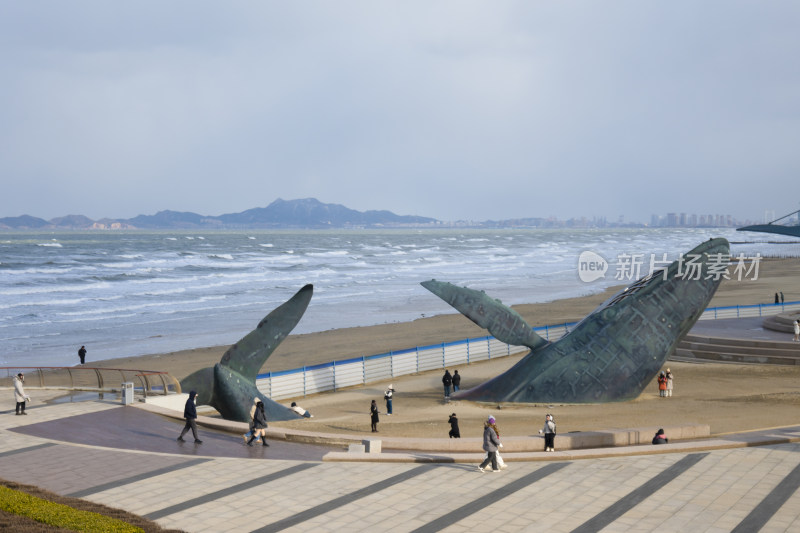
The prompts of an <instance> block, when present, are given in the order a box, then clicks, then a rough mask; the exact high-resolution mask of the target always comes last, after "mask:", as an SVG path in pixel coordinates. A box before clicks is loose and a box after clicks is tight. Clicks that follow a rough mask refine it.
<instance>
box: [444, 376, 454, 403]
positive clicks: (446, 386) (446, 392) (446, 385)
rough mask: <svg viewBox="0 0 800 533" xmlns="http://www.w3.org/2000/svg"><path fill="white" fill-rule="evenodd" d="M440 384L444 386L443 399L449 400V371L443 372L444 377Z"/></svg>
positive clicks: (450, 380) (451, 380)
mask: <svg viewBox="0 0 800 533" xmlns="http://www.w3.org/2000/svg"><path fill="white" fill-rule="evenodd" d="M442 384H443V385H444V397H445V399H447V398H450V385H452V384H453V376H451V375H450V371H449V370H446V369H445V371H444V376H442Z"/></svg>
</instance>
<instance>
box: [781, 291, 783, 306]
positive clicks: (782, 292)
mask: <svg viewBox="0 0 800 533" xmlns="http://www.w3.org/2000/svg"><path fill="white" fill-rule="evenodd" d="M781 303H783V291H781Z"/></svg>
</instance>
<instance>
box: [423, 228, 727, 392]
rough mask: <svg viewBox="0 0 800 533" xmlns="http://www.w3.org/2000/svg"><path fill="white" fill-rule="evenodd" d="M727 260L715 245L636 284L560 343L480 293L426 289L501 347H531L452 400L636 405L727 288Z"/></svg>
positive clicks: (722, 243) (429, 284) (428, 284)
mask: <svg viewBox="0 0 800 533" xmlns="http://www.w3.org/2000/svg"><path fill="white" fill-rule="evenodd" d="M686 258H688V260H687V259H686ZM729 258H730V246H729V244H728V241H727V240H725V239H721V238H718V239H710V240H708V241H706V242H704V243H702V244H700V245H699V246H697V247H695V248H694V249H692V250H691V251H690V252H688V253H687V254H685V255H683V256H682V257H681V259H679V260H676V261H674V262H673V263H671V264H670V265H669V266H668V267H667V268H666V269H664V270H657V271H656V272H653V273H651V274H650V275H648V276H645V277H643V278H641V279H639V280H638V281H636V282H634V283H632V284H631V285H629V286H628V287H626V288H625V289H623V290H622V291H620V292H619V293H617V294H616V295H615V296H613V297H612V298H610V299H609V300H607V301H606V302H605V303H603V304H602V305H600V306H599V307H598V308H597V309H595V310H594V311H593V312H592V313H591V314H589V315H588V316H587V317H586V318H584V319H583V320H582V321H581V322H580V323H578V324H577V325H576V326H575V327H574V328H573V329H572V331H570V332H569V333H568V334H566V335H565V336H564V337H562V338H561V339H559V340H557V341H554V342H547V341H546V340H544V339H542V338H541V337H539V336H538V335H537V334H536V333H535V332H533V330H532V329H531V327H530V326H529V325H528V324H527V323H525V321H524V320H523V319H522V317H521V316H520V315H518V314H517V313H516V312H515V311H513V310H512V309H510V308H508V307H506V306H505V305H503V304H502V303H500V302H499V301H497V300H493V299H491V298H490V297H488V296H486V295H485V294H484V293H483V292H481V291H475V290H472V289H467V288H465V287H457V286H455V285H452V284H450V283H444V282H439V281H436V280H431V281H425V282H422V285H423V286H424V287H425V288H426V289H428V290H430V291H431V292H433V293H434V294H436V295H437V296H439V297H440V298H442V299H443V300H444V301H446V302H447V303H449V304H450V305H452V306H453V307H455V308H456V309H457V310H458V311H460V312H461V313H462V314H464V315H465V316H467V317H468V318H469V319H470V320H472V321H473V322H475V323H476V324H478V325H479V326H481V327H483V328H485V329H488V330H489V332H490V333H492V335H494V336H495V337H496V338H497V339H498V340H500V341H503V342H506V343H508V344H514V345H519V346H527V347H529V348H531V351H530V353H528V354H527V355H525V356H524V357H523V358H522V359H521V360H520V361H519V362H517V364H515V365H514V366H513V367H512V368H510V369H509V370H507V371H506V372H504V373H502V374H500V375H499V376H497V377H495V378H492V379H490V380H489V381H487V382H485V383H483V384H482V385H479V386H477V387H475V388H473V389H470V390H465V391H459V392H458V393H455V394H454V395H453V396H452V398H453V399H463V400H474V401H482V402H519V403H543V402H547V403H551V402H563V403H603V402H613V401H622V400H630V399H633V398H636V397H637V396H639V394H641V392H642V391H643V390H644V388H645V387H646V386H647V385H648V384H649V383H650V382H651V381H652V379H653V377H654V376H655V375H656V374H657V373H658V372H659V370H660V369H661V367H662V365H663V364H664V361H666V359H667V356H669V354H670V353H672V351H673V350H674V348H675V346H676V345H677V344H678V342H679V341H680V340H681V338H683V336H684V335H686V333H688V332H689V330H690V329H691V328H692V326H693V325H694V323H695V322H696V321H697V319H698V318H700V315H701V314H702V313H703V311H704V310H705V308H706V307H707V306H708V302H709V301H711V297H712V296H713V295H714V292H715V291H716V290H717V287H718V286H719V284H720V282H721V281H722V276H721V275H720V272H719V270H720V267H719V265H720V264H722V265H724V268H725V269H726V268H727V265H728V261H729Z"/></svg>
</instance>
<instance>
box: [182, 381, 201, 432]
mask: <svg viewBox="0 0 800 533" xmlns="http://www.w3.org/2000/svg"><path fill="white" fill-rule="evenodd" d="M195 398H197V392H195V391H190V392H189V399H188V400H186V405H184V406H183V418H185V419H186V425H185V426H183V431H181V435H180V437H178V442H186V441H185V440H183V436H184V435H186V432H187V431H189V430H190V429H191V430H192V435H193V436H194V443H195V444H203V441H201V440H200V437H198V436H197V407H195V405H194V402H195Z"/></svg>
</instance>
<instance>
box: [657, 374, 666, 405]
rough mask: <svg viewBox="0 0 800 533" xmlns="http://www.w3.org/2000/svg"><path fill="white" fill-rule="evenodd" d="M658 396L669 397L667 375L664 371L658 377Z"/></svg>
mask: <svg viewBox="0 0 800 533" xmlns="http://www.w3.org/2000/svg"><path fill="white" fill-rule="evenodd" d="M658 395H659V396H661V397H662V398H666V397H667V375H666V374H665V373H664V371H663V370H662V371H661V373H660V374H659V375H658Z"/></svg>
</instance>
